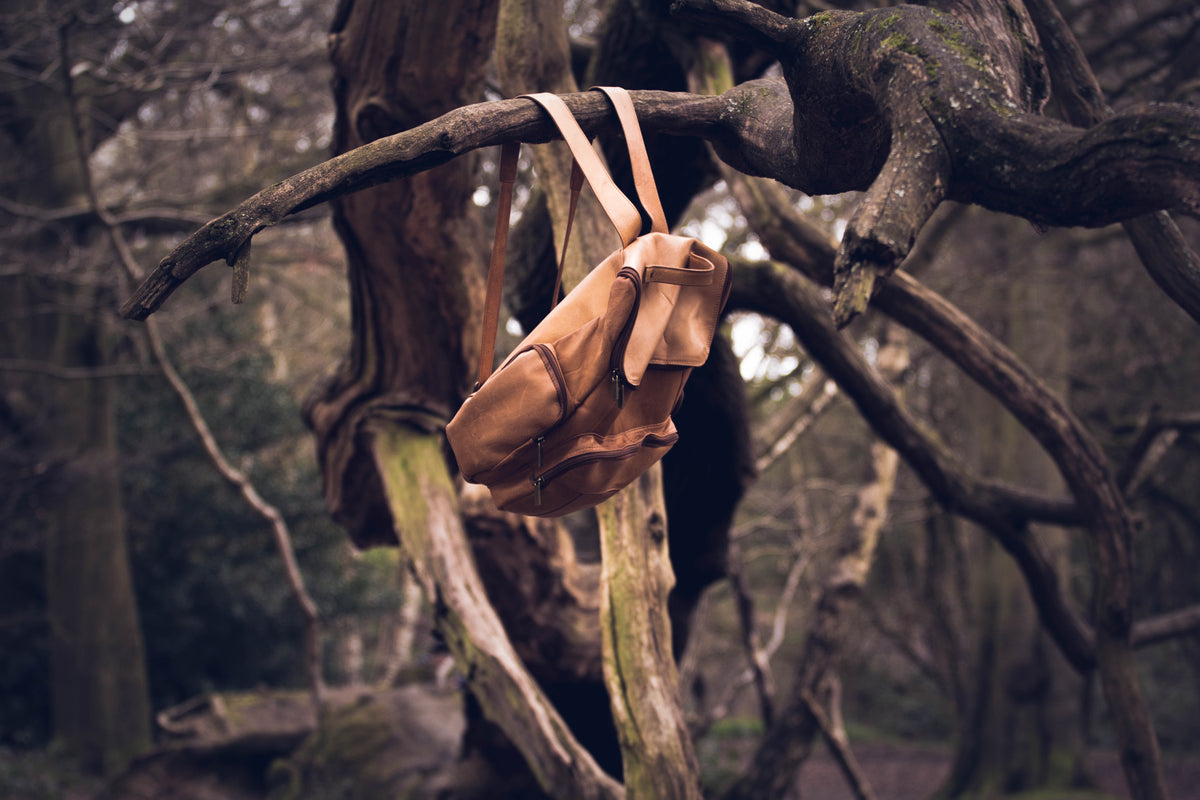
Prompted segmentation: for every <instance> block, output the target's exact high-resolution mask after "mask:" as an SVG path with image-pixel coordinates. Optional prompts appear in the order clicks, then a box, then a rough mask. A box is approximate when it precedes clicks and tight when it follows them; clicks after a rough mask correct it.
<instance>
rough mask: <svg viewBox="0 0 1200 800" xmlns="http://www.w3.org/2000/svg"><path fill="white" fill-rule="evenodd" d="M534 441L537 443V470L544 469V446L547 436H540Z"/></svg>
mask: <svg viewBox="0 0 1200 800" xmlns="http://www.w3.org/2000/svg"><path fill="white" fill-rule="evenodd" d="M534 441H535V442H536V443H537V468H538V469H541V468H542V445H543V444H545V443H546V437H545V436H539V437H537V438H536V439H534Z"/></svg>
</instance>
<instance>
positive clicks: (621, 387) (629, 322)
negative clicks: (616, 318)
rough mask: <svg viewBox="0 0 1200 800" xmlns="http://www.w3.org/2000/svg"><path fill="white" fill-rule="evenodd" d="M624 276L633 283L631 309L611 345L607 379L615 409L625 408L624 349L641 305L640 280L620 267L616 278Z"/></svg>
mask: <svg viewBox="0 0 1200 800" xmlns="http://www.w3.org/2000/svg"><path fill="white" fill-rule="evenodd" d="M622 275H623V276H625V277H626V278H628V279H629V280H630V281H631V282H632V283H633V290H634V295H633V308H632V309H631V310H630V312H629V316H628V317H627V318H626V320H625V324H624V325H623V326H621V333H620V334H618V335H617V341H616V342H615V343H614V344H613V350H612V357H611V358H610V360H609V379H610V380H611V381H612V385H613V402H615V403H616V404H617V408H624V407H625V387H626V386H627V385H628V384H629V382H628V381H627V380H625V374H624V372H623V369H624V363H625V348H626V347H627V346H628V345H629V337H630V336H632V335H633V325H634V323H635V322H637V315H638V309H639V308H640V307H641V305H642V278H641V276H640V275H638V273H637V270H635V269H634V268H633V267H621V270H620V271H619V272H618V273H617V277H621V276H622Z"/></svg>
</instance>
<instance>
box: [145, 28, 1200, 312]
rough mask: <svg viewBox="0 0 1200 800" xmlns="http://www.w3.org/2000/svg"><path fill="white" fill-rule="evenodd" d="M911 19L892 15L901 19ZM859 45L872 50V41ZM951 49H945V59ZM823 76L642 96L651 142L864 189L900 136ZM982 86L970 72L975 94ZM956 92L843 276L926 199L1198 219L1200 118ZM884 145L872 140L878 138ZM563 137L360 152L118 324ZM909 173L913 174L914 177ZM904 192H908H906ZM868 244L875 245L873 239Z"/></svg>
mask: <svg viewBox="0 0 1200 800" xmlns="http://www.w3.org/2000/svg"><path fill="white" fill-rule="evenodd" d="M910 10H912V9H906V10H897V9H892V10H891V11H893V12H894V15H895V16H896V17H897V18H900V19H903V18H905V16H906V15H907V14H908V13H909V11H910ZM912 11H914V13H915V11H920V12H921V13H922V14H923V15H924V16H923V17H922V18H921V19H918V20H917V22H915V23H911V24H917V23H921V22H923V23H924V24H926V27H928V28H930V29H944V30H951V31H952V32H954V35H956V36H961V35H965V33H963V32H962V31H958V30H957V28H954V23H953V18H950V17H948V16H946V15H937V16H931V15H934V14H935V12H930V11H928V10H926V9H915V10H912ZM851 16H854V17H857V16H859V15H851ZM861 16H862V19H858V20H857V21H853V20H848V19H846V18H844V17H843V16H837V20H839V21H838V22H837V24H834V23H833V21H832V18H831V19H830V20H828V21H827V24H824V25H821V24H817V23H811V24H810V25H809V27H810V28H812V29H813V30H814V31H827V33H822V35H821V38H820V39H818V40H814V41H813V42H811V43H809V47H808V49H809V50H812V51H814V52H817V51H819V52H821V53H826V52H829V48H836V47H843V46H848V44H850V43H854V41H857V40H855V39H854V37H855V36H865V35H867V32H868V31H874V28H872V25H875V26H878V27H880V28H881V29H882V30H883V31H886V30H889V29H890V28H889V26H888V25H885V24H884V23H885V22H887V20H888V19H890V18H887V17H880V16H878V15H876V16H869V15H865V14H864V15H861ZM824 17H826V15H818V17H814V18H812V19H813V20H817V19H822V18H824ZM851 23H853V24H851ZM847 26H849V27H847ZM835 33H836V34H837V35H834V34H835ZM810 34H813V31H810ZM878 34H879V32H878V31H874V32H873V33H872V34H871V35H872V36H875V37H876V38H879V35H878ZM814 35H815V34H814ZM896 35H897V36H900V39H893V40H892V44H890V45H888V46H887V47H884V41H885V40H887V37H886V36H884V37H883V39H881V40H880V41H879V42H878V44H879V46H880V48H882V49H883V51H886V54H888V55H889V57H890V58H891V59H893V60H896V61H897V62H898V63H896V64H893V63H892V62H891V61H887V60H886V59H884V61H883V62H881V63H880V64H875V65H874V66H870V65H867V66H863V67H861V68H859V70H858V71H859V72H861V71H862V70H864V69H867V68H868V66H869V67H870V69H871V70H884V71H885V72H895V71H896V70H897V69H899V68H900V67H901V66H904V65H905V64H908V62H907V59H909V58H910V54H909V53H908V52H907V51H906V50H905V49H897V48H898V47H899V45H898V44H897V42H900V41H902V40H903V36H902V35H900V34H896ZM947 35H948V34H947ZM825 36H829V37H830V38H828V39H826V38H825ZM852 40H853V41H852ZM857 47H858V49H860V50H861V49H862V47H861V43H859V44H858V45H857ZM947 47H949V46H948V45H944V46H943V47H942V50H945V49H946V48H947ZM910 49H911V48H910ZM950 52H953V51H952V50H951V51H950ZM881 58H882V56H881ZM935 60H936V59H935ZM926 61H927V62H928V59H927V60H926ZM921 64H922V62H915V63H914V64H911V65H908V66H907V67H905V68H906V69H909V71H910V72H911V71H913V70H916V71H917V72H920V73H921V74H924V69H925V67H924V66H922V65H921ZM819 66H821V65H810V66H809V71H810V72H812V73H813V74H814V75H818V74H825V73H830V72H833V73H836V75H834V76H827V78H826V80H828V81H832V82H833V85H831V86H829V87H826V91H825V94H819V96H814V95H812V92H814V91H816V89H818V88H820V86H819V85H814V84H813V83H812V81H811V80H808V78H803V79H802V78H800V77H792V78H790V80H804V81H805V83H804V86H805V87H806V91H807V92H809V94H806V95H805V96H804V97H803V98H802V100H803V102H804V104H803V105H794V103H793V102H792V101H793V100H794V94H795V91H796V90H795V89H794V88H793V90H792V93H793V97H791V98H789V95H788V93H787V87H786V86H785V85H784V84H782V83H780V82H779V81H775V80H765V79H764V80H757V81H750V82H747V83H744V84H741V85H739V86H736V87H734V88H733V89H730V90H729V91H727V92H726V93H725V94H723V95H720V96H718V97H704V96H699V95H693V94H687V93H675V92H655V91H637V92H633V93H632V94H633V97H634V101H635V104H636V106H637V109H638V115H639V118H640V119H641V121H642V125H643V127H644V128H646V129H647V130H653V131H660V132H663V133H670V134H676V135H683V136H699V137H701V138H704V139H708V140H709V141H711V142H712V143H713V145H714V148H715V149H716V151H717V153H718V154H719V155H720V156H721V157H722V158H723V159H724V160H725V161H726V162H728V163H729V164H730V165H732V166H733V167H735V168H736V169H738V170H740V171H743V172H746V173H748V174H753V175H764V176H769V177H773V178H776V179H778V180H780V181H781V182H783V183H785V184H787V185H790V186H794V187H797V188H801V189H803V190H805V191H808V192H810V193H829V192H840V191H845V190H850V189H856V188H865V187H867V186H869V185H870V184H871V182H872V181H873V180H874V179H875V177H876V176H877V175H879V174H880V170H881V169H883V167H884V164H885V163H886V162H887V161H888V159H889V158H892V156H890V155H889V149H888V146H889V143H890V142H891V141H892V138H893V137H892V135H891V134H890V133H888V132H887V131H885V130H881V129H880V128H879V127H878V126H879V124H880V123H879V120H878V119H877V117H878V116H879V115H880V114H883V113H884V111H883V110H880V109H875V105H874V103H875V101H874V100H870V97H869V95H868V94H862V93H863V92H866V91H867V89H868V88H870V87H861V86H858V87H856V86H855V85H850V86H849V87H848V86H847V84H846V81H848V80H849V77H848V76H847V75H844V74H842V71H841V70H839V69H831V68H830V65H824V68H823V69H819V68H818V67H819ZM804 74H805V75H808V73H807V72H806V73H804ZM977 78H978V75H976V74H975V73H971V76H970V79H971V80H975V79H977ZM947 83H949V79H947ZM889 85H890V84H889ZM954 86H955V85H954V84H950V86H949V87H948V88H946V87H943V86H942V85H941V84H940V83H938V82H932V83H928V82H927V83H926V85H923V86H921V87H919V89H918V88H917V87H913V86H907V85H906V87H897V88H896V90H895V94H896V97H893V101H894V102H895V103H897V104H899V103H900V100H901V99H904V100H906V104H904V105H897V106H896V107H895V108H894V109H888V110H887V111H886V114H887V116H889V118H896V119H910V120H913V121H914V124H915V122H916V121H918V120H920V119H921V117H922V114H924V115H925V117H926V118H927V120H928V122H925V123H921V124H920V125H919V126H917V127H918V129H919V130H924V131H925V133H923V134H922V135H921V136H920V137H919V141H915V140H913V139H912V136H911V135H910V136H909V138H907V139H902V138H897V139H896V141H897V142H900V141H904V142H911V146H909V145H908V144H906V145H905V148H904V152H909V156H908V157H904V156H903V153H901V154H899V155H897V156H895V158H900V159H901V160H900V161H899V162H894V163H893V165H892V166H890V167H889V168H888V169H887V171H886V173H885V176H892V177H891V178H887V180H886V181H885V183H884V184H881V187H880V190H879V192H878V193H877V194H876V196H877V197H879V198H881V201H880V202H886V201H884V200H882V197H883V192H884V189H885V188H886V187H888V186H892V187H893V188H895V187H896V186H900V188H904V187H906V186H909V184H910V183H911V188H912V191H909V190H908V189H905V191H904V197H903V198H900V197H899V196H898V194H897V193H893V196H892V200H891V201H890V203H887V207H886V208H885V207H883V206H880V207H878V208H875V209H874V210H872V207H867V208H866V209H865V210H864V211H863V212H862V213H863V214H864V215H865V216H864V221H863V222H862V223H852V227H854V229H855V230H856V231H858V233H856V234H855V236H854V237H851V239H850V244H848V245H847V247H848V248H850V249H849V250H847V251H846V254H845V255H843V256H841V258H842V259H843V261H844V262H845V263H847V264H858V263H860V262H862V260H863V259H867V260H868V261H870V263H871V264H874V265H875V266H874V267H872V269H876V268H877V269H878V270H882V272H880V274H884V273H890V272H891V271H892V270H893V269H894V268H895V266H896V264H898V263H899V260H900V259H902V258H903V256H904V255H905V254H906V253H907V252H908V249H909V248H910V247H911V245H912V239H913V238H914V237H915V236H916V233H917V231H918V230H919V229H920V227H921V226H922V225H923V224H924V222H925V221H926V219H927V218H928V215H929V213H931V212H932V206H933V205H934V204H931V203H930V202H929V197H928V196H927V195H926V193H924V192H922V191H918V189H926V190H928V191H931V192H934V193H935V196H940V194H941V193H944V194H945V196H947V197H951V198H954V199H957V200H961V201H963V202H976V203H979V204H981V205H985V206H987V207H989V208H994V209H996V210H1001V211H1006V212H1009V213H1014V214H1018V215H1021V216H1025V217H1027V218H1029V219H1031V220H1034V221H1036V222H1039V223H1042V224H1062V225H1102V224H1107V223H1109V222H1112V221H1114V220H1117V219H1121V218H1123V217H1128V216H1132V215H1136V214H1140V213H1144V212H1145V211H1148V210H1152V209H1157V208H1167V207H1173V206H1177V205H1184V206H1187V207H1189V208H1198V209H1200V110H1197V109H1194V108H1191V107H1188V106H1182V105H1169V104H1163V105H1157V106H1150V107H1144V108H1135V109H1132V110H1130V111H1128V112H1125V113H1124V114H1123V115H1122V116H1119V117H1114V118H1112V119H1111V120H1109V121H1108V122H1106V123H1104V125H1101V126H1098V127H1097V128H1095V129H1092V130H1090V131H1080V130H1078V129H1075V128H1070V127H1069V126H1066V125H1063V124H1062V123H1057V122H1054V121H1053V120H1047V119H1044V118H1042V117H1038V116H1034V115H1031V114H1023V113H1021V112H1019V111H1018V110H1017V109H1015V108H1013V107H1012V104H1011V103H1010V102H1009V101H1007V100H1005V101H1004V102H1003V103H1002V104H1001V106H1000V108H999V110H994V109H992V108H991V107H990V106H988V105H987V104H986V103H985V102H984V99H982V98H979V97H968V96H965V95H963V93H962V90H959V89H956V88H954ZM873 90H874V89H872V91H873ZM835 94H836V98H835V97H834V95H835ZM860 95H861V96H860ZM1000 96H1001V97H1003V95H1002V94H1001V95H1000ZM566 99H567V101H568V104H569V105H570V106H571V108H572V110H573V111H574V112H575V114H576V116H577V117H579V119H580V122H581V124H582V125H583V127H584V128H585V130H587V131H588V132H589V133H595V132H597V131H598V130H600V129H601V128H605V127H607V126H608V125H610V124H611V121H612V120H611V119H610V117H611V114H610V112H609V110H608V107H607V105H606V104H605V101H604V100H603V99H602V98H600V97H598V96H596V95H595V93H582V94H577V95H568V96H567V97H566ZM835 100H836V102H835ZM914 100H919V101H920V102H921V103H922V104H923V105H922V108H923V109H924V110H923V111H920V112H918V111H915V110H914V108H913V105H912V103H913V102H914ZM843 101H844V102H843ZM868 101H869V102H868ZM995 102H1000V101H995ZM863 104H866V105H863ZM859 106H862V107H861V108H860V109H859V113H858V114H857V115H856V116H855V118H854V119H852V120H840V119H839V123H840V125H841V126H842V127H831V125H832V123H831V122H830V121H829V120H828V119H824V120H822V117H821V116H820V115H819V114H818V112H817V111H816V110H814V109H815V108H819V109H823V110H824V111H827V110H829V109H832V108H835V107H848V108H851V109H854V108H858V107H859ZM980 106H982V107H980ZM871 109H875V110H871ZM824 111H822V112H821V113H824ZM935 111H936V112H937V113H934V112H935ZM930 123H931V124H932V125H933V127H932V128H930V127H929V124H930ZM798 125H799V126H800V127H797V126H798ZM845 126H850V128H849V129H853V130H858V129H860V128H861V129H862V130H863V131H864V132H863V133H861V134H857V135H856V138H855V139H854V140H853V141H846V140H845V138H844V137H845V136H846V135H848V134H846V130H849V129H847V128H846V127H845ZM871 131H875V133H874V135H870V136H869V135H868V134H869V133H870V132H871ZM935 132H936V135H935ZM553 136H554V131H553V129H552V123H550V122H549V121H548V120H547V119H546V118H545V116H544V115H542V114H541V113H540V112H539V111H538V109H537V108H536V107H535V106H534V104H533V103H532V102H530V101H528V100H520V99H517V100H501V101H495V102H489V103H478V104H475V105H468V106H464V107H462V108H458V109H455V110H454V111H451V112H449V113H447V114H444V115H442V116H441V117H438V118H437V119H434V120H432V121H430V122H428V123H425V124H423V125H419V126H417V127H415V128H412V129H410V130H407V131H404V132H402V133H397V134H393V135H391V136H386V137H384V138H381V139H378V140H376V141H373V142H371V143H370V144H366V145H363V146H362V147H359V148H357V149H355V150H352V151H350V152H347V153H344V154H342V155H340V156H337V157H335V158H333V159H330V160H329V161H326V162H324V163H322V164H319V165H317V166H315V167H313V168H311V169H309V170H306V171H304V172H302V173H300V174H298V175H295V176H292V177H291V178H288V179H287V180H285V181H282V182H281V183H278V184H276V185H275V186H272V187H270V188H268V189H265V190H263V191H262V192H259V193H258V194H256V195H255V196H254V197H252V198H249V199H248V200H246V201H245V202H243V203H242V204H241V205H239V206H238V207H237V208H235V209H232V210H231V211H229V212H227V213H226V214H224V215H222V216H221V217H219V218H217V219H215V220H213V221H211V222H209V223H208V224H207V225H205V226H204V227H203V228H201V229H200V230H199V231H197V232H196V233H195V234H193V235H192V236H191V237H189V238H188V239H187V240H186V241H185V242H183V243H181V244H180V245H179V246H178V247H177V248H175V250H173V251H172V252H171V253H170V254H168V255H167V256H166V258H164V259H163V260H162V262H161V263H160V264H159V265H158V268H157V269H156V270H155V271H154V273H153V274H151V275H150V276H149V277H148V278H147V279H146V281H145V282H143V284H142V285H141V286H140V287H139V288H138V289H137V291H136V292H135V293H134V295H133V297H131V298H130V299H129V300H128V301H127V302H126V303H125V305H124V306H123V307H122V309H121V313H122V314H123V315H124V316H126V317H130V318H134V319H144V318H145V317H146V316H148V315H149V314H151V313H153V311H154V310H156V309H157V308H158V307H159V306H160V305H161V304H162V302H163V301H164V300H165V299H166V298H167V297H168V296H169V295H170V294H171V292H173V291H174V289H175V288H176V287H177V286H178V285H179V284H180V283H182V282H183V281H185V280H187V278H189V277H190V276H191V275H192V274H194V273H195V272H196V271H197V270H199V269H201V268H202V267H204V266H206V265H208V264H210V263H212V262H213V261H217V260H221V259H224V260H226V261H227V262H229V263H231V264H234V265H237V264H238V263H239V262H240V261H241V260H242V259H245V258H247V257H248V254H249V247H248V246H247V244H248V243H249V241H250V239H251V238H252V237H253V236H254V234H256V233H257V232H258V231H260V230H262V229H263V228H266V227H269V226H272V225H275V224H278V223H279V222H280V221H281V220H283V219H284V218H285V217H286V216H288V215H290V214H293V213H295V212H297V211H300V210H303V209H305V208H309V207H311V206H313V205H316V204H318V203H322V202H325V201H328V200H330V199H332V198H334V197H338V196H342V195H345V194H349V193H352V192H355V191H359V190H361V189H364V188H367V187H370V186H374V185H377V184H380V183H383V182H387V181H391V180H396V179H398V178H403V177H406V176H410V175H414V174H416V173H419V172H422V171H424V170H427V169H430V168H431V167H434V166H437V165H438V164H442V163H445V162H446V161H449V160H450V159H452V158H454V157H456V156H458V155H462V154H463V153H466V152H469V151H471V150H475V149H477V148H480V147H486V146H489V145H495V144H499V143H502V142H505V141H512V140H514V139H520V140H523V141H546V140H548V139H550V138H553ZM935 140H940V143H939V142H938V141H935ZM935 145H936V148H935V149H938V150H939V151H940V149H941V148H945V150H946V153H947V155H945V156H941V155H930V154H927V153H926V152H925V149H927V148H929V147H935ZM906 158H907V160H905V159H906ZM906 170H911V171H912V172H913V174H912V175H910V176H908V177H905V178H902V177H901V176H902V175H903V174H904V173H905V171H906ZM931 170H933V171H932V172H931ZM943 172H945V173H946V174H943ZM931 176H932V177H931ZM951 176H953V179H954V180H953V182H952V183H951V182H949V181H950V178H951ZM897 180H899V181H901V183H902V184H903V186H901V184H896V183H895V181H897ZM868 231H874V232H873V233H871V234H870V235H868V233H867V232H868ZM864 237H865V238H864ZM851 245H852V247H851ZM862 268H864V269H865V268H866V267H862ZM843 272H844V270H843ZM846 274H847V275H848V274H849V273H846ZM843 280H845V279H843Z"/></svg>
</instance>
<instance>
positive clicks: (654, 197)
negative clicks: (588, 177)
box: [592, 86, 669, 233]
mask: <svg viewBox="0 0 1200 800" xmlns="http://www.w3.org/2000/svg"><path fill="white" fill-rule="evenodd" d="M592 88H593V89H597V90H599V91H601V92H604V94H605V95H607V96H608V99H609V101H610V102H611V103H612V104H613V108H615V109H616V110H617V119H619V120H620V121H621V130H622V131H623V132H624V133H625V146H626V147H627V148H628V149H629V163H630V165H631V167H632V169H633V183H634V186H635V187H636V188H637V194H638V200H640V201H641V202H642V208H644V209H646V213H647V214H649V215H650V230H652V231H655V232H657V233H669V231H668V229H667V218H666V215H665V214H663V208H662V202H661V201H660V200H659V199H658V186H657V185H656V184H655V183H654V171H653V170H651V169H650V156H649V155H647V154H646V141H645V139H643V138H642V128H641V125H639V124H638V118H637V112H636V111H634V108H633V99H632V98H631V97H630V96H629V92H627V91H625V89H623V88H621V87H620V86H593V87H592Z"/></svg>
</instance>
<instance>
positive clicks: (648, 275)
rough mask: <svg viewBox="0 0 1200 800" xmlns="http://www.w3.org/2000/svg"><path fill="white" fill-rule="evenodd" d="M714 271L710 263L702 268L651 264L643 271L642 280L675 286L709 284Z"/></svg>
mask: <svg viewBox="0 0 1200 800" xmlns="http://www.w3.org/2000/svg"><path fill="white" fill-rule="evenodd" d="M716 271H717V269H716V267H714V266H713V265H712V264H709V265H708V266H707V267H705V268H703V269H688V268H687V267H660V266H654V265H651V266H647V267H646V269H645V270H644V271H643V273H642V280H643V281H645V282H646V283H673V284H675V285H676V286H710V285H711V284H712V282H713V274H714V273H715V272H716Z"/></svg>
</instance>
